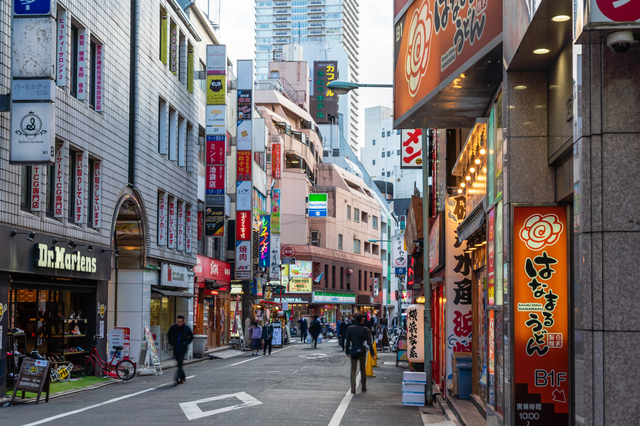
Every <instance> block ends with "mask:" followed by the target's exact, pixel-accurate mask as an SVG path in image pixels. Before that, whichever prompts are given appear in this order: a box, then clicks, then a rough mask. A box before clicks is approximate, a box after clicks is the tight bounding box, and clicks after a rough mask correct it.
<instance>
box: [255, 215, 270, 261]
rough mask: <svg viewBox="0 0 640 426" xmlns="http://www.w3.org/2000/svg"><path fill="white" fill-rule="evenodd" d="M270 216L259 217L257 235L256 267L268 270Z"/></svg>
mask: <svg viewBox="0 0 640 426" xmlns="http://www.w3.org/2000/svg"><path fill="white" fill-rule="evenodd" d="M270 242H271V215H268V214H265V215H261V216H260V231H259V233H258V266H259V267H261V268H268V267H270V266H271V250H270V247H269V246H270Z"/></svg>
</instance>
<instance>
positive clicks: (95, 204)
mask: <svg viewBox="0 0 640 426" xmlns="http://www.w3.org/2000/svg"><path fill="white" fill-rule="evenodd" d="M89 184H90V185H93V200H91V209H89V210H90V214H91V216H92V219H91V221H92V226H93V228H94V229H98V228H100V213H101V210H102V162H101V161H96V162H94V163H93V176H91V182H90V183H89Z"/></svg>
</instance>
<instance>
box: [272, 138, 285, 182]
mask: <svg viewBox="0 0 640 426" xmlns="http://www.w3.org/2000/svg"><path fill="white" fill-rule="evenodd" d="M271 176H272V177H273V178H274V179H282V144H281V143H272V144H271Z"/></svg>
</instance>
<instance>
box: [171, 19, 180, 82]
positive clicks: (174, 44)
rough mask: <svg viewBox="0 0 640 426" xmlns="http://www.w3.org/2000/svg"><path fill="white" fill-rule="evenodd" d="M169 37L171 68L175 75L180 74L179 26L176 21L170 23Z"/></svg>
mask: <svg viewBox="0 0 640 426" xmlns="http://www.w3.org/2000/svg"><path fill="white" fill-rule="evenodd" d="M169 37H170V41H171V43H170V44H169V70H170V71H171V72H172V73H173V74H174V75H175V74H178V27H177V26H176V23H175V22H172V23H171V25H170V34H169Z"/></svg>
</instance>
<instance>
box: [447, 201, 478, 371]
mask: <svg viewBox="0 0 640 426" xmlns="http://www.w3.org/2000/svg"><path fill="white" fill-rule="evenodd" d="M446 204H447V205H446V210H445V212H446V216H445V258H446V259H445V265H446V269H445V271H446V272H445V287H446V300H447V306H446V312H447V325H446V335H447V336H446V342H447V359H446V360H445V361H446V364H447V377H448V378H449V379H451V378H452V374H453V371H452V365H451V361H452V359H453V352H471V330H472V326H473V322H472V312H471V307H472V305H471V304H472V291H473V290H472V287H471V278H472V267H471V256H470V255H469V254H468V253H465V252H464V246H466V242H462V243H460V242H458V235H457V229H458V225H460V223H462V221H463V220H464V219H465V217H466V210H465V197H464V196H459V197H449V198H447V202H446Z"/></svg>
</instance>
